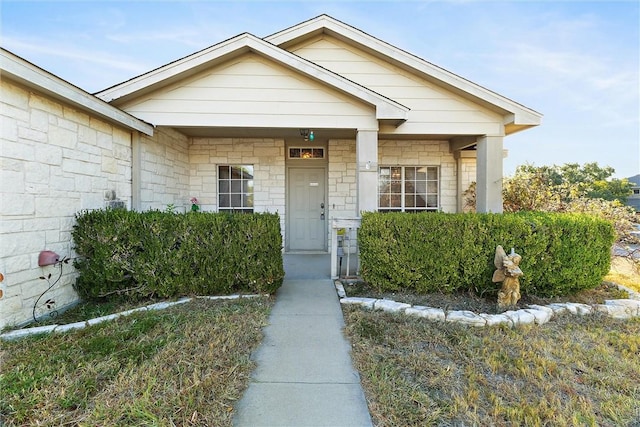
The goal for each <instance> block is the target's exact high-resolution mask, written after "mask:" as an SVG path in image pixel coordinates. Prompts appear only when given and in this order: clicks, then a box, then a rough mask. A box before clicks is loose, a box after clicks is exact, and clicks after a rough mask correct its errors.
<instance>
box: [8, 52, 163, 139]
mask: <svg viewBox="0 0 640 427" xmlns="http://www.w3.org/2000/svg"><path fill="white" fill-rule="evenodd" d="M0 70H1V72H2V77H3V78H8V79H11V80H13V81H15V82H18V83H20V84H21V85H23V86H26V87H28V88H32V89H34V90H37V91H38V92H40V93H43V94H45V95H47V96H50V97H51V98H53V99H56V100H58V101H61V102H63V103H65V104H69V105H71V106H73V107H75V108H78V109H79V110H81V111H84V112H87V113H89V114H92V115H95V116H99V117H100V118H102V119H105V120H107V121H109V122H111V123H115V124H118V125H120V126H123V127H125V128H127V129H131V130H137V131H140V132H142V133H145V134H147V135H149V136H151V135H153V126H151V125H150V124H148V123H145V122H143V121H142V120H140V119H138V118H136V117H133V116H132V115H130V114H128V113H126V112H124V111H122V110H120V109H118V108H115V107H113V106H112V105H109V104H108V103H106V102H104V101H103V100H101V99H99V98H97V97H95V96H94V95H91V94H90V93H88V92H85V91H84V90H82V89H80V88H79V87H77V86H74V85H72V84H71V83H69V82H67V81H65V80H63V79H61V78H59V77H57V76H55V75H53V74H51V73H49V72H48V71H45V70H43V69H42V68H40V67H37V66H36V65H33V64H32V63H30V62H29V61H26V60H25V59H22V58H21V57H19V56H17V55H15V54H13V53H11V52H9V51H8V50H6V49H3V48H0Z"/></svg>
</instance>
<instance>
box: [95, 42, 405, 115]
mask: <svg viewBox="0 0 640 427" xmlns="http://www.w3.org/2000/svg"><path fill="white" fill-rule="evenodd" d="M247 52H252V53H255V54H258V55H261V56H263V57H266V58H268V59H269V60H272V61H274V62H276V63H279V64H280V65H283V66H285V67H287V68H289V69H292V70H294V71H296V72H298V73H300V74H302V75H305V76H307V77H309V78H311V79H313V80H316V81H319V82H321V83H323V84H325V85H327V86H330V87H332V88H334V89H336V90H339V91H341V92H343V93H346V94H348V95H351V96H352V97H354V98H356V99H358V100H360V101H361V102H364V103H366V104H369V105H372V106H374V107H375V108H376V118H377V119H378V120H388V121H393V122H395V123H398V124H399V123H402V122H403V121H405V120H407V116H408V112H409V108H408V107H406V106H404V105H402V104H400V103H398V102H396V101H394V100H391V99H389V98H386V97H384V96H382V95H380V94H379V93H377V92H374V91H372V90H371V89H368V88H366V87H364V86H361V85H359V84H357V83H355V82H353V81H351V80H349V79H346V78H344V77H342V76H340V75H338V74H336V73H334V72H332V71H329V70H327V69H326V68H323V67H321V66H319V65H317V64H314V63H313V62H310V61H308V60H306V59H304V58H301V57H300V56H298V55H295V54H293V53H290V52H287V51H286V50H283V49H281V48H279V47H277V46H275V45H273V44H271V43H268V42H266V41H264V40H262V39H260V38H258V37H256V36H254V35H252V34H249V33H244V34H241V35H239V36H236V37H233V38H231V39H228V40H226V41H223V42H221V43H218V44H216V45H213V46H211V47H209V48H206V49H204V50H201V51H199V52H196V53H194V54H192V55H189V56H186V57H184V58H182V59H179V60H177V61H174V62H171V63H169V64H167V65H165V66H163V67H160V68H157V69H155V70H152V71H150V72H148V73H145V74H142V75H140V76H138V77H135V78H133V79H131V80H128V81H126V82H123V83H120V84H118V85H115V86H112V87H110V88H108V89H105V90H103V91H101V92H98V93H96V96H98V97H99V98H101V99H103V100H105V101H107V102H110V103H113V104H114V105H121V104H123V103H124V102H126V101H128V100H130V99H133V98H136V97H138V96H141V95H143V94H145V93H149V92H151V91H153V90H156V89H158V88H160V87H163V86H166V85H168V84H171V83H173V82H175V81H177V80H181V79H184V78H186V77H189V76H192V75H194V74H196V73H198V72H200V71H202V70H204V69H206V68H210V67H212V66H214V65H216V64H220V63H222V62H224V61H227V60H229V59H231V58H234V57H237V56H239V55H242V54H245V53H247Z"/></svg>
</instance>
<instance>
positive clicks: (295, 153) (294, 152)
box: [289, 148, 300, 159]
mask: <svg viewBox="0 0 640 427" xmlns="http://www.w3.org/2000/svg"><path fill="white" fill-rule="evenodd" d="M289 157H291V158H292V159H299V158H300V149H299V148H290V149H289Z"/></svg>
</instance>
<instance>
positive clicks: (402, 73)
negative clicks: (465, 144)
mask: <svg viewBox="0 0 640 427" xmlns="http://www.w3.org/2000/svg"><path fill="white" fill-rule="evenodd" d="M291 51H292V52H293V53H295V54H296V55H300V56H302V57H303V58H306V59H308V60H310V61H313V62H315V63H317V64H319V65H321V66H323V67H325V68H328V69H330V70H332V71H334V72H336V73H338V74H341V75H343V76H344V77H346V78H348V79H350V80H353V81H355V82H357V83H359V84H361V85H363V86H366V87H368V88H370V89H372V90H374V91H376V92H378V93H380V94H382V95H384V96H387V97H389V98H391V99H393V100H395V101H397V102H400V103H401V104H403V105H406V106H407V107H409V108H410V109H411V111H410V112H409V120H408V121H407V122H406V123H404V124H403V125H401V126H400V127H399V128H397V129H396V128H394V127H392V126H388V127H385V128H383V129H381V132H382V133H398V134H496V133H497V134H500V132H501V131H502V117H501V116H500V115H498V114H496V113H494V112H491V111H489V110H487V109H485V108H483V107H481V106H479V105H477V104H474V103H472V102H470V101H468V100H466V99H464V98H462V97H460V96H458V95H456V94H453V93H451V92H448V91H446V90H444V89H443V88H441V87H438V86H437V85H435V84H433V83H431V82H429V81H427V80H425V79H422V78H420V77H418V76H416V75H413V74H411V73H409V72H407V71H406V70H403V69H401V68H399V67H395V66H393V65H391V64H389V63H386V62H383V61H381V60H379V59H377V58H376V57H374V56H373V55H370V54H368V53H366V52H364V51H360V50H357V49H356V48H354V47H352V46H349V45H347V44H345V43H343V42H341V41H339V40H337V39H334V38H331V37H328V36H322V37H319V38H316V39H313V40H311V41H307V42H305V43H304V44H303V45H300V46H295V47H293V48H292V49H291Z"/></svg>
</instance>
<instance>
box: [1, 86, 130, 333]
mask: <svg viewBox="0 0 640 427" xmlns="http://www.w3.org/2000/svg"><path fill="white" fill-rule="evenodd" d="M0 85H1V86H0V88H1V94H2V96H1V97H0V106H1V109H0V117H1V119H2V144H1V151H0V165H1V172H0V173H1V175H0V176H1V184H2V193H1V196H0V197H1V199H0V216H1V217H2V221H0V241H1V242H2V243H1V246H0V248H1V252H0V273H2V275H3V276H4V278H3V280H2V281H1V282H0V291H1V293H2V296H1V297H0V329H1V328H3V327H4V326H7V325H16V324H21V323H24V322H26V321H28V320H29V319H31V311H32V308H33V304H34V302H35V300H36V299H37V298H38V296H39V295H40V294H41V293H42V292H43V291H44V290H45V289H46V288H47V286H48V285H47V283H46V281H44V280H40V279H38V278H39V277H40V276H46V275H48V274H49V273H52V278H55V277H57V274H56V273H57V271H58V270H57V269H55V268H54V267H51V266H48V267H39V266H38V255H39V253H40V251H42V250H52V251H55V252H56V253H58V254H59V255H60V256H62V257H73V256H74V253H73V249H72V247H73V244H72V239H71V230H72V227H73V224H74V218H75V214H76V213H77V212H78V211H81V210H83V209H97V208H103V207H104V206H105V192H107V191H109V192H111V191H115V192H116V196H117V198H119V199H121V200H122V201H124V202H125V204H126V205H127V206H130V204H131V133H130V132H129V131H126V130H123V129H120V128H116V127H114V126H112V125H111V124H109V123H107V122H105V121H103V120H101V119H98V118H95V117H92V116H90V115H88V114H86V113H84V112H80V111H78V110H75V109H74V108H71V107H68V106H66V105H63V104H61V103H59V102H57V101H55V100H52V99H50V98H48V97H46V96H43V95H41V94H38V93H35V92H33V91H31V90H28V89H25V88H23V87H21V86H18V85H15V84H13V83H11V82H9V81H7V80H6V79H4V80H2V81H1V82H0ZM63 272H64V274H63V277H62V279H61V281H60V282H59V283H58V284H57V285H56V286H55V287H54V288H53V289H52V290H51V291H49V292H48V293H47V294H46V295H45V298H44V299H45V300H46V299H48V298H51V299H53V300H54V301H55V308H58V309H59V308H62V307H64V306H66V305H68V304H71V303H73V302H74V301H75V300H76V299H77V295H76V294H75V292H74V291H73V287H72V283H73V281H74V279H75V271H74V269H73V266H72V265H71V264H68V265H64V266H63Z"/></svg>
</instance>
